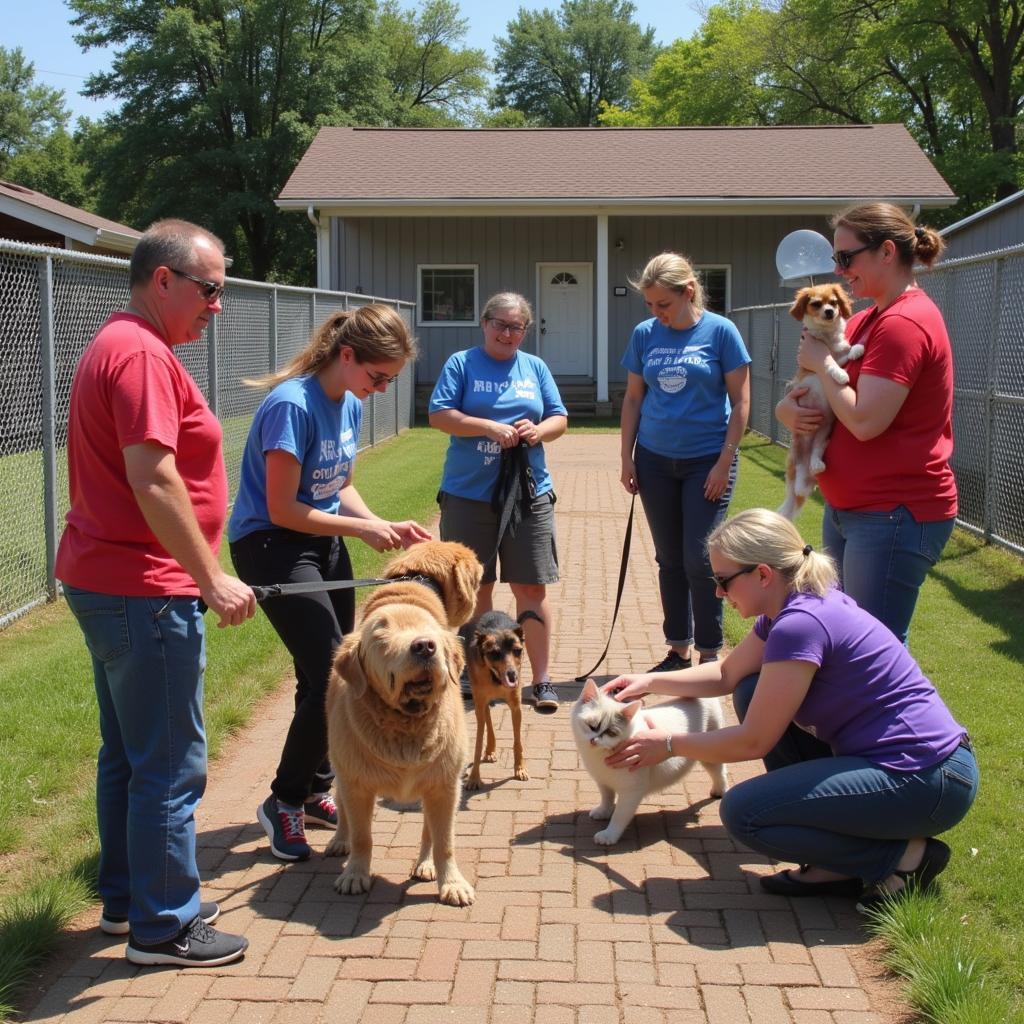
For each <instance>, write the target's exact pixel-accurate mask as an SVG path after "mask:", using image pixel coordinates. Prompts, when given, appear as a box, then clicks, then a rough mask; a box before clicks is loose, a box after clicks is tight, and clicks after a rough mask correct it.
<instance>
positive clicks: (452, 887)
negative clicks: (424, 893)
mask: <svg viewBox="0 0 1024 1024" xmlns="http://www.w3.org/2000/svg"><path fill="white" fill-rule="evenodd" d="M438 893H439V896H440V899H441V902H442V903H445V904H447V905H448V906H449V907H468V906H469V905H470V904H471V903H473V902H474V901H475V900H476V893H475V892H474V891H473V886H471V885H470V884H469V882H467V881H466V880H465V879H464V878H463V877H462V876H461V875H459V874H456V875H455V876H454V877H453V878H450V879H449V880H448V881H447V882H446V883H445V884H444V885H442V886H441V887H440V888H439V890H438Z"/></svg>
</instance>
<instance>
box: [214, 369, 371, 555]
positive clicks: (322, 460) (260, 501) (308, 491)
mask: <svg viewBox="0 0 1024 1024" xmlns="http://www.w3.org/2000/svg"><path fill="white" fill-rule="evenodd" d="M362 422H363V404H362V402H360V401H359V399H358V398H356V396H355V395H353V394H351V393H348V392H346V393H345V395H344V397H343V398H341V399H340V400H338V401H335V400H334V399H331V398H328V397H327V395H325V394H324V389H323V388H322V387H321V386H320V381H318V380H317V379H316V377H312V376H311V377H293V378H291V379H290V380H286V381H282V382H281V383H280V384H278V385H277V387H276V388H274V390H273V391H271V392H270V394H269V395H267V397H266V398H264V399H263V401H262V403H261V404H260V407H259V408H258V409H257V410H256V415H255V416H254V417H253V421H252V425H251V426H250V427H249V437H248V439H247V440H246V442H245V451H244V452H243V454H242V472H241V480H240V482H239V485H238V495H237V497H236V498H235V507H234V508H233V509H232V511H231V519H230V520H229V521H228V540H229V541H232V542H233V541H236V540H238V539H239V538H240V537H244V536H245V535H246V534H249V533H253V532H254V531H255V530H272V529H275V526H274V524H273V523H272V522H271V521H270V514H269V513H268V511H267V467H266V453H267V452H269V451H284V452H288V453H289V454H291V455H294V456H295V458H296V459H298V461H299V463H300V464H301V466H302V470H301V473H300V475H299V491H298V494H297V495H296V497H297V498H298V500H299V501H301V502H302V503H303V504H304V505H310V506H311V507H313V508H317V509H320V511H321V512H328V513H331V514H334V513H336V512H337V511H338V507H339V505H340V501H341V498H340V495H341V489H342V487H344V486H345V483H346V481H347V480H348V478H349V477H350V476H351V475H352V467H353V466H354V465H355V461H356V447H357V446H358V444H359V428H360V427H361V426H362Z"/></svg>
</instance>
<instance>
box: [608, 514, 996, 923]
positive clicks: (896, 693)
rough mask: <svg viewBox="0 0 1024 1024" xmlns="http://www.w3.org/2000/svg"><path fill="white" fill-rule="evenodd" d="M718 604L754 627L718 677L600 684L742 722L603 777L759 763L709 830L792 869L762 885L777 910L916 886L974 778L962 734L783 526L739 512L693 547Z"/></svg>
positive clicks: (622, 760) (964, 806)
mask: <svg viewBox="0 0 1024 1024" xmlns="http://www.w3.org/2000/svg"><path fill="white" fill-rule="evenodd" d="M708 548H709V550H710V555H711V565H712V567H713V569H714V573H715V575H714V579H715V583H716V586H717V588H718V590H720V591H721V592H722V594H724V595H725V596H726V598H727V599H728V601H729V603H730V604H731V605H732V606H733V607H734V608H735V609H736V610H737V611H738V612H739V613H740V615H742V616H743V617H744V618H752V617H755V616H756V622H755V623H754V628H753V629H752V630H751V631H750V632H749V633H748V634H747V636H746V637H745V638H744V639H743V641H742V642H741V643H740V644H739V645H738V646H737V647H736V648H735V649H734V650H733V651H731V652H730V653H729V654H728V656H727V657H726V658H725V659H724V661H722V662H721V663H720V664H714V665H708V666H707V667H706V668H704V667H700V668H696V669H691V670H690V671H688V672H679V673H667V674H664V675H640V676H623V677H621V678H620V679H614V680H612V681H611V682H610V683H607V684H606V685H605V690H606V691H608V692H614V693H615V694H616V696H617V697H618V698H619V699H620V700H631V699H635V698H636V697H639V696H642V695H643V694H645V693H663V694H671V695H672V696H675V697H712V696H720V695H723V694H727V693H731V694H732V695H733V703H734V705H735V706H736V710H737V713H738V714H739V717H740V719H741V724H740V725H738V726H734V727H732V728H728V729H722V730H720V731H718V732H713V733H703V734H697V735H685V734H679V735H671V736H670V735H667V734H666V733H665V732H663V731H661V730H655V729H647V730H644V731H642V732H640V733H638V734H637V735H636V736H635V737H634V738H633V739H632V740H631V741H630V742H629V743H627V744H624V745H623V747H622V748H621V749H619V750H617V751H616V752H615V753H614V754H613V755H612V757H611V758H610V759H609V764H612V765H614V766H615V767H622V768H637V767H641V766H643V765H649V764H656V763H657V762H659V761H662V760H664V759H665V758H666V757H668V756H671V755H675V756H685V757H691V758H695V759H697V760H700V761H711V762H716V761H717V762H731V761H748V760H751V759H752V758H758V757H760V758H764V764H765V767H766V768H767V773H766V774H765V775H761V776H758V777H757V778H753V779H749V780H747V781H746V782H741V783H740V784H739V785H738V786H736V787H735V788H733V789H731V790H730V791H729V792H728V793H726V795H725V798H724V799H723V801H722V811H721V813H722V823H723V824H724V825H725V827H726V828H727V829H728V830H729V832H730V833H731V834H732V835H733V836H734V837H735V838H736V839H738V840H739V841H740V842H742V843H744V844H745V845H746V846H749V847H750V848H751V849H753V850H757V851H758V852H759V853H763V854H764V855H765V856H767V857H770V858H772V860H781V861H792V862H795V863H797V864H800V865H801V867H800V869H799V870H797V871H793V870H786V871H780V872H778V873H777V874H774V875H767V876H764V877H762V878H761V886H762V888H764V889H765V890H767V891H768V892H771V893H777V894H779V895H784V896H850V897H857V896H861V893H862V890H863V887H864V885H867V886H868V887H869V888H868V891H867V892H866V893H865V894H864V895H863V896H861V900H860V904H859V906H861V907H864V906H865V905H870V904H876V903H878V902H880V901H881V900H883V899H884V898H887V897H888V896H890V895H891V894H893V893H898V892H901V891H905V890H907V889H911V888H920V889H925V888H927V887H928V886H929V885H930V884H931V883H932V881H933V880H934V879H935V877H936V876H937V875H938V874H939V872H941V871H942V870H943V869H944V868H945V867H946V864H947V862H948V860H949V857H950V850H949V847H948V846H947V845H946V844H945V843H943V842H942V841H940V840H938V839H935V838H933V837H934V836H935V835H936V834H937V833H940V832H945V831H946V830H947V829H950V828H952V827H953V826H954V825H956V824H957V822H959V821H960V820H961V819H962V818H963V817H964V816H965V815H966V814H967V812H968V810H969V809H970V807H971V804H972V803H973V802H974V797H975V794H976V792H977V788H978V765H977V762H976V760H975V757H974V752H973V749H972V747H971V743H970V740H969V739H968V737H967V733H966V730H965V729H964V727H963V726H962V725H960V724H959V723H958V722H957V721H956V720H955V719H954V718H953V716H952V715H951V714H950V712H949V709H948V708H947V707H946V705H945V704H944V703H943V702H942V699H941V698H940V697H939V695H938V693H936V691H935V687H934V686H932V684H931V683H930V682H929V681H928V679H927V678H925V676H924V675H923V673H922V672H921V668H920V666H919V665H918V664H917V662H916V661H915V660H914V659H913V657H912V656H911V655H910V653H909V652H908V651H907V649H906V648H905V647H904V646H903V645H902V644H901V643H900V642H899V640H897V638H896V637H895V636H894V634H893V633H892V632H891V631H890V630H889V629H888V628H887V627H886V626H884V625H883V624H882V623H881V622H879V621H878V619H876V618H874V616H872V615H870V614H869V613H868V612H866V611H864V610H863V609H862V608H860V607H858V605H857V604H855V603H854V602H853V601H852V600H851V599H850V598H849V597H848V596H847V595H845V594H843V593H842V592H841V591H840V590H838V589H837V587H836V567H835V563H834V562H833V561H832V559H831V558H829V557H828V556H827V555H823V554H820V553H818V552H816V551H814V550H812V548H811V546H810V545H809V544H804V542H803V539H802V538H801V537H800V534H799V533H797V531H796V527H794V526H793V524H792V523H790V522H789V521H788V520H787V519H783V518H782V516H779V515H777V514H776V513H774V512H769V511H768V510H767V509H758V508H755V509H748V510H747V511H745V512H741V513H739V514H738V515H736V516H734V517H733V518H732V519H730V520H728V521H727V522H725V523H722V524H721V525H720V526H719V527H718V528H717V529H716V530H715V531H714V532H713V533H712V534H711V536H710V537H709V538H708Z"/></svg>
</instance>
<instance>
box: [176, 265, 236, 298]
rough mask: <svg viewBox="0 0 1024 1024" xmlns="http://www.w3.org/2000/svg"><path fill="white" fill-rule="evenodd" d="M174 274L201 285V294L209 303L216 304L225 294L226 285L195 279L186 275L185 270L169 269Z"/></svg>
mask: <svg viewBox="0 0 1024 1024" xmlns="http://www.w3.org/2000/svg"><path fill="white" fill-rule="evenodd" d="M167 269H168V270H169V271H170V272H171V273H172V274H177V275H178V277H187V278H188V279H189V280H190V281H194V282H195V283H196V284H197V285H199V294H200V295H202V297H203V298H204V299H206V301H207V302H216V301H217V299H219V298H220V297H221V296H222V295H223V294H224V285H222V284H214V282H213V281H204V280H203V278H201V277H193V276H192V275H191V274H186V273H185V271H184V270H177V269H176V268H175V267H168V268H167Z"/></svg>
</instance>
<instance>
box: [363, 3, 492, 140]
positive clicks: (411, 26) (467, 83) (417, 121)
mask: <svg viewBox="0 0 1024 1024" xmlns="http://www.w3.org/2000/svg"><path fill="white" fill-rule="evenodd" d="M468 27H469V22H468V21H467V20H466V19H465V18H462V17H461V16H460V13H459V7H458V5H457V4H455V3H452V2H451V0H426V2H425V3H424V4H423V5H422V6H421V7H420V9H419V10H418V11H416V12H406V11H403V10H402V9H401V8H400V7H399V5H398V2H397V0H388V2H387V3H386V4H385V5H384V7H383V9H382V10H381V15H380V21H379V24H378V28H377V32H378V35H379V37H380V39H381V42H382V45H383V47H384V51H385V53H386V61H387V63H386V67H385V77H386V78H387V80H388V83H389V85H390V87H391V99H392V110H391V112H390V116H389V118H388V120H389V121H390V122H391V123H392V124H399V125H405V126H416V125H423V126H429V125H444V124H448V125H458V124H465V123H466V122H467V120H468V119H470V118H471V117H472V116H473V112H474V108H475V107H476V106H477V105H479V103H480V101H481V100H482V99H483V98H484V96H485V95H486V93H487V71H488V63H487V54H485V53H484V51H483V50H473V49H465V48H463V47H461V45H460V44H461V43H462V41H463V40H464V39H465V36H466V32H467V30H468Z"/></svg>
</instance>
